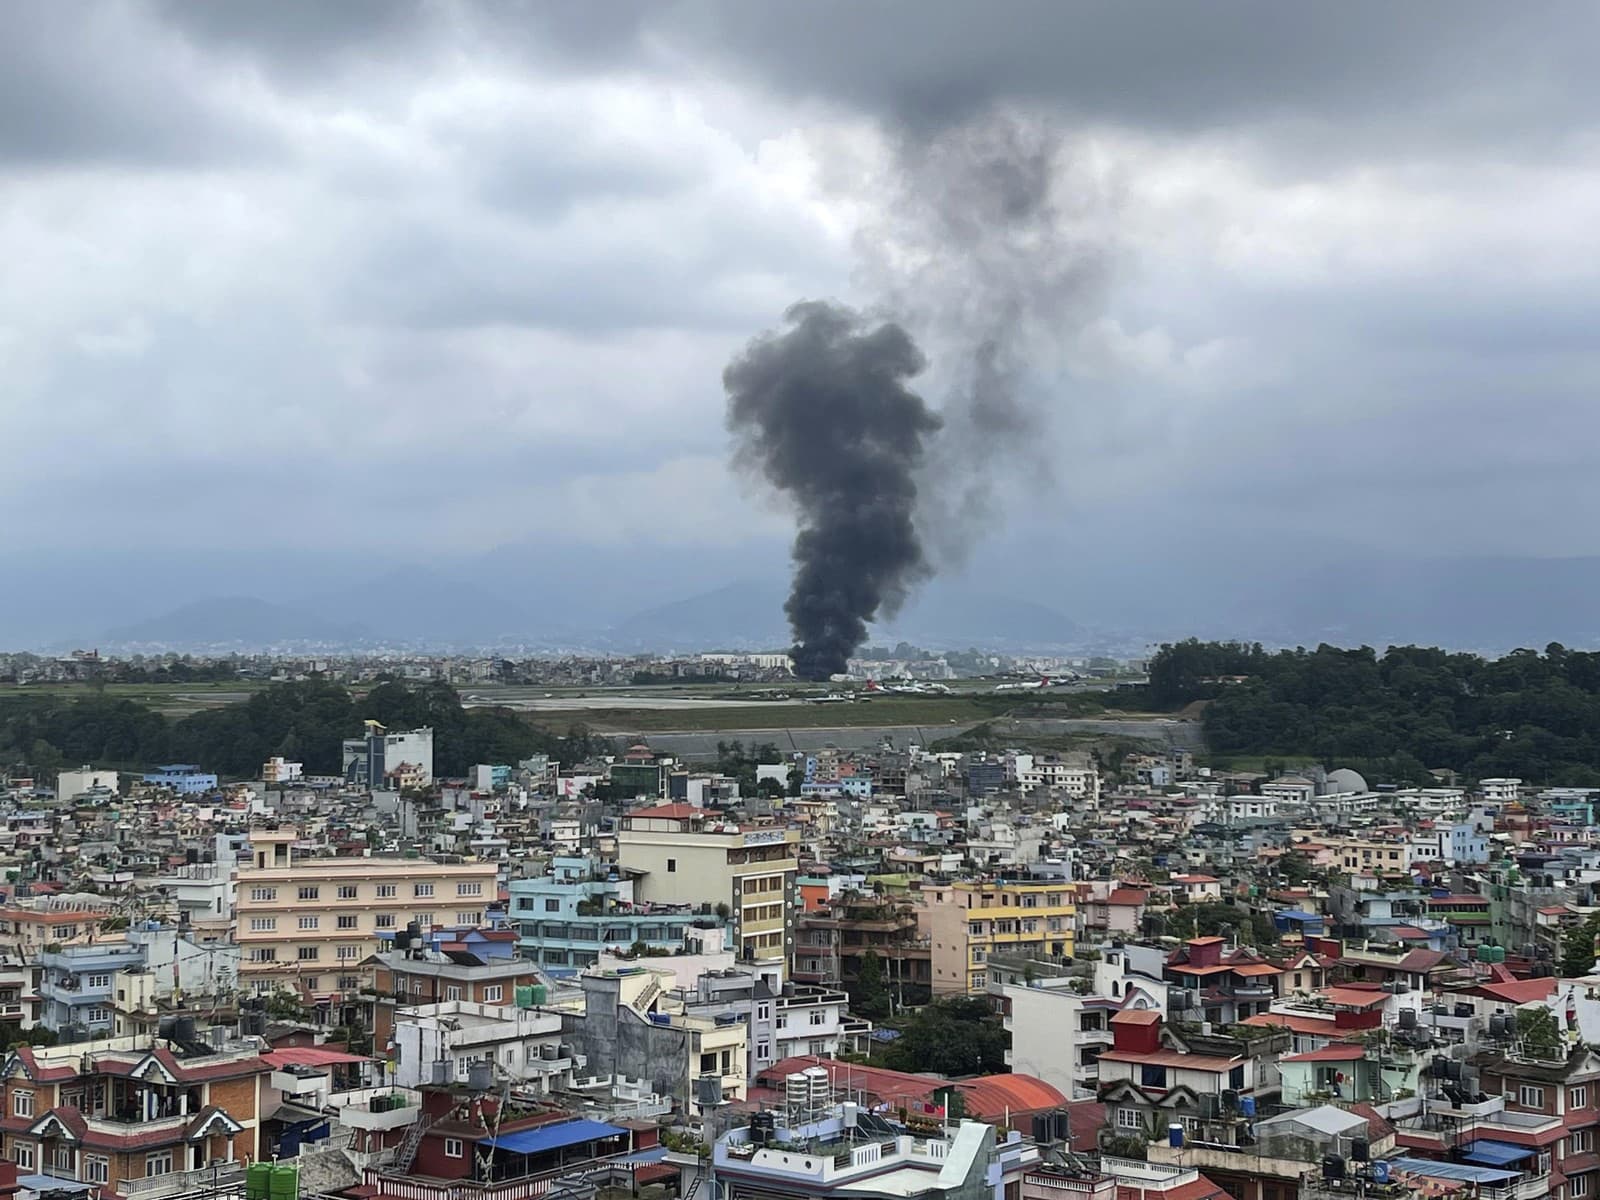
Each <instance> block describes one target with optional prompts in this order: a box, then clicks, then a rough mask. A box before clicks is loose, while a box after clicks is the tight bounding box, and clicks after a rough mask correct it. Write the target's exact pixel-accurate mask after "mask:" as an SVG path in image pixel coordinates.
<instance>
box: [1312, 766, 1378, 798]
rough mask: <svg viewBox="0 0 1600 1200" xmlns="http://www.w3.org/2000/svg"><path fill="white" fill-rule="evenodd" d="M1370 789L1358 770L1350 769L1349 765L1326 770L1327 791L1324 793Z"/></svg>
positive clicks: (1335, 793)
mask: <svg viewBox="0 0 1600 1200" xmlns="http://www.w3.org/2000/svg"><path fill="white" fill-rule="evenodd" d="M1366 791H1371V789H1370V788H1369V787H1367V781H1366V780H1365V779H1363V778H1362V777H1361V774H1360V772H1358V771H1352V770H1351V769H1350V768H1349V767H1340V768H1339V769H1338V770H1337V771H1329V772H1328V783H1327V791H1326V792H1324V793H1323V794H1324V795H1328V796H1337V795H1339V794H1341V793H1343V792H1366Z"/></svg>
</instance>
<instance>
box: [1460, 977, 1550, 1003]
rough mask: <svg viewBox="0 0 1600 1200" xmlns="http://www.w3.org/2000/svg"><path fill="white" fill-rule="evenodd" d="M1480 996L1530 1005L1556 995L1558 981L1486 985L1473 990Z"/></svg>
mask: <svg viewBox="0 0 1600 1200" xmlns="http://www.w3.org/2000/svg"><path fill="white" fill-rule="evenodd" d="M1472 990H1473V991H1475V992H1477V993H1478V994H1479V995H1480V996H1488V997H1490V998H1491V999H1494V1000H1504V1001H1505V1002H1506V1003H1508V1004H1529V1003H1531V1002H1532V1001H1534V1000H1546V999H1548V998H1549V997H1550V996H1551V995H1553V994H1554V992H1555V990H1556V981H1555V980H1554V979H1552V978H1548V977H1547V978H1545V979H1517V980H1512V981H1510V982H1507V983H1485V984H1481V985H1480V986H1478V987H1476V988H1473V989H1472Z"/></svg>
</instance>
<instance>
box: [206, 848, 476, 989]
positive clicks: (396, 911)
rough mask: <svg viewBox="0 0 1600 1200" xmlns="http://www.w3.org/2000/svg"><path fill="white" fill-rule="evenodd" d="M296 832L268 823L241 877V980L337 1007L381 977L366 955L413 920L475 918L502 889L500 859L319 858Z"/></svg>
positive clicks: (426, 924) (426, 925) (429, 924)
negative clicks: (303, 850) (302, 851)
mask: <svg viewBox="0 0 1600 1200" xmlns="http://www.w3.org/2000/svg"><path fill="white" fill-rule="evenodd" d="M297 837H298V835H297V834H296V833H295V832H293V831H277V830H261V831H257V832H255V833H253V834H252V835H251V839H250V851H251V863H250V866H248V867H245V868H241V869H240V871H239V880H238V897H239V898H238V934H237V937H238V942H239V947H240V951H241V957H242V962H241V964H240V982H241V984H242V985H243V987H244V988H245V989H246V990H248V991H249V992H251V993H253V994H255V995H267V994H269V993H271V992H274V991H278V990H286V991H290V992H294V993H297V994H298V995H299V996H300V997H301V999H302V1000H303V1001H305V1002H307V1003H312V1004H321V1005H322V1006H324V1007H329V1008H330V1009H331V1007H332V1006H333V1005H334V1004H335V1003H337V1002H340V1001H345V1000H349V999H351V998H352V997H351V993H354V992H356V991H357V990H358V989H360V988H361V987H363V986H366V985H368V984H370V983H371V981H372V970H373V968H372V965H371V964H370V963H368V962H367V960H368V959H369V958H370V957H371V956H372V955H373V954H374V953H376V952H377V951H378V950H379V948H380V946H381V939H382V938H383V936H384V935H385V934H388V935H390V936H393V934H394V933H395V932H396V931H402V930H404V929H405V928H406V926H407V925H408V924H409V923H411V922H412V921H415V922H417V923H418V924H420V925H421V926H422V927H423V929H424V930H431V929H432V928H433V926H435V925H465V926H476V925H479V924H481V923H482V921H483V913H484V910H485V908H486V907H487V906H488V905H489V904H491V903H492V902H494V900H495V899H496V896H497V894H498V893H497V883H496V879H497V868H496V866H495V864H494V863H480V862H434V861H431V860H429V859H411V858H310V857H302V856H300V855H297V854H295V853H294V843H295V841H296V840H297Z"/></svg>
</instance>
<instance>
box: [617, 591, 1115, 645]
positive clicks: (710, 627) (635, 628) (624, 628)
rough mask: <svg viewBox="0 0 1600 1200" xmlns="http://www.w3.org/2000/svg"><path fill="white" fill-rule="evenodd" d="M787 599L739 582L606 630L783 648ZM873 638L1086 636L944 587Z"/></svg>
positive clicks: (1053, 640) (1021, 603)
mask: <svg viewBox="0 0 1600 1200" xmlns="http://www.w3.org/2000/svg"><path fill="white" fill-rule="evenodd" d="M787 595H788V592H787V580H782V579H778V580H770V581H768V580H753V579H745V580H739V581H736V582H734V583H730V584H727V585H726V586H724V587H720V588H716V589H714V590H712V591H709V592H703V593H701V594H699V595H696V596H690V597H687V598H685V599H683V600H675V601H672V602H671V603H668V604H662V605H657V606H656V607H654V608H649V609H646V610H644V611H643V612H639V613H635V614H634V615H633V616H631V617H629V618H627V619H626V620H623V621H621V622H619V623H618V624H617V625H616V626H615V627H614V628H613V629H611V630H610V631H609V635H610V640H611V641H612V642H613V643H615V644H617V645H619V646H637V647H640V648H642V649H643V648H649V649H681V650H691V649H708V648H711V647H718V646H726V647H743V646H766V647H771V646H784V645H787V644H788V643H789V641H790V634H789V627H788V624H787V622H786V620H785V618H784V615H783V604H784V600H785V599H786V598H787ZM874 636H875V637H876V638H877V639H879V640H882V639H888V640H890V641H891V642H893V641H900V640H905V641H909V642H915V643H918V644H922V645H929V646H946V647H948V646H955V647H965V646H970V645H983V646H989V647H993V648H995V649H1005V648H1006V647H1019V648H1020V647H1028V648H1039V649H1043V648H1048V647H1052V646H1070V645H1074V644H1076V643H1078V642H1080V641H1081V640H1082V638H1083V637H1084V630H1083V629H1082V628H1081V627H1080V626H1079V625H1077V624H1076V623H1075V622H1073V621H1072V620H1071V619H1069V618H1068V617H1065V616H1063V615H1062V614H1061V613H1059V612H1056V611H1055V610H1054V609H1051V608H1048V607H1046V606H1045V605H1043V604H1038V603H1035V602H1034V601H1031V600H1021V599H1018V598H1016V597H1014V596H1003V595H996V594H992V593H989V592H982V591H974V590H972V589H970V588H966V587H962V586H960V585H958V584H952V583H945V582H939V583H935V584H934V585H932V586H930V587H929V589H928V590H927V591H926V592H924V593H922V594H921V595H919V596H918V597H917V598H915V599H914V600H913V601H912V602H911V603H910V604H909V605H907V606H906V608H905V610H904V611H902V612H901V613H900V614H899V615H898V616H896V617H895V618H894V619H893V620H891V621H887V622H884V623H883V624H881V625H879V626H878V627H877V629H876V631H875V633H874Z"/></svg>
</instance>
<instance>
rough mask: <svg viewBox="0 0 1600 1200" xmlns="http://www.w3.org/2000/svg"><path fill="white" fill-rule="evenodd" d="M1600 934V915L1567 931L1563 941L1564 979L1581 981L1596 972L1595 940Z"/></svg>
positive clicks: (1597, 914) (1562, 962)
mask: <svg viewBox="0 0 1600 1200" xmlns="http://www.w3.org/2000/svg"><path fill="white" fill-rule="evenodd" d="M1597 933H1600V913H1594V914H1591V915H1590V917H1589V919H1588V920H1586V921H1584V922H1583V923H1582V924H1580V925H1575V926H1573V927H1572V928H1571V929H1569V930H1568V931H1567V935H1566V937H1564V938H1563V939H1562V940H1561V976H1562V978H1564V979H1581V978H1582V977H1583V976H1585V975H1587V974H1589V973H1590V972H1591V971H1593V970H1594V959H1595V954H1594V940H1595V935H1596V934H1597Z"/></svg>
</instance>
